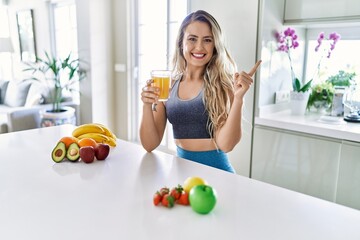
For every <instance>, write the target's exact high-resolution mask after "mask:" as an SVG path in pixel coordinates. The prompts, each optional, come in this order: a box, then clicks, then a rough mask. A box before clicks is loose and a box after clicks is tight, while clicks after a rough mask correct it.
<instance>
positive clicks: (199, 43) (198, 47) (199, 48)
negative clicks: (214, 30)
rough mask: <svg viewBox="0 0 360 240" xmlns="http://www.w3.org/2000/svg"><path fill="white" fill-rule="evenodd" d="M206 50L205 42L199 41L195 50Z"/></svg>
mask: <svg viewBox="0 0 360 240" xmlns="http://www.w3.org/2000/svg"><path fill="white" fill-rule="evenodd" d="M203 48H204V45H203V42H202V41H197V42H196V45H195V49H196V50H202V49H203Z"/></svg>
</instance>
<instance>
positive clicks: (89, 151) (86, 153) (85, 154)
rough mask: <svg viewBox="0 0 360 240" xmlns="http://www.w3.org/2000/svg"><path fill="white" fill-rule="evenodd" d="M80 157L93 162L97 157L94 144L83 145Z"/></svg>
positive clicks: (87, 161)
mask: <svg viewBox="0 0 360 240" xmlns="http://www.w3.org/2000/svg"><path fill="white" fill-rule="evenodd" d="M80 158H81V160H83V162H85V163H92V162H93V161H94V158H95V149H94V148H93V147H92V146H84V147H81V148H80Z"/></svg>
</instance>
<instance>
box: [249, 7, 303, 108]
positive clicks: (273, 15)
mask: <svg viewBox="0 0 360 240" xmlns="http://www.w3.org/2000/svg"><path fill="white" fill-rule="evenodd" d="M284 2H285V0H277V1H273V0H262V1H260V5H261V7H260V9H261V13H260V16H261V17H260V20H259V33H258V34H259V43H258V44H259V45H258V49H259V52H258V54H259V58H261V59H262V61H263V62H262V67H261V69H260V71H259V74H258V81H259V83H260V84H259V85H257V93H258V94H256V95H257V101H258V102H257V104H256V106H257V107H261V106H265V105H270V104H274V99H275V92H276V91H279V90H284V91H290V90H291V89H292V81H291V72H290V63H289V59H288V57H287V55H286V53H284V52H279V51H276V49H277V42H276V39H275V32H279V31H284V30H285V29H286V28H288V27H289V26H284V25H283V16H284ZM292 28H294V27H292ZM295 30H296V33H297V35H298V41H299V47H298V48H296V49H295V50H294V51H292V53H291V54H292V61H293V67H294V71H295V74H296V76H297V77H298V78H299V79H300V80H302V75H303V72H302V69H303V61H304V53H305V42H304V40H305V29H304V28H295ZM292 50H293V49H292Z"/></svg>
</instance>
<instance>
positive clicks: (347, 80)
mask: <svg viewBox="0 0 360 240" xmlns="http://www.w3.org/2000/svg"><path fill="white" fill-rule="evenodd" d="M355 76H356V73H355V72H353V73H350V72H345V71H344V70H340V71H339V72H338V73H337V74H335V75H332V76H330V77H329V78H328V79H326V82H329V83H331V84H332V85H333V86H339V87H349V86H350V85H351V81H352V80H353V79H354V77H355Z"/></svg>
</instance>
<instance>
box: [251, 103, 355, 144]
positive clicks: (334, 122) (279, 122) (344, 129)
mask: <svg viewBox="0 0 360 240" xmlns="http://www.w3.org/2000/svg"><path fill="white" fill-rule="evenodd" d="M255 125H258V126H267V127H274V128H279V129H284V130H290V131H296V132H302V133H307V134H314V135H318V136H323V137H330V138H335V139H340V140H347V141H352V142H360V123H351V122H346V121H344V120H343V117H331V116H327V115H321V114H317V113H306V114H305V115H304V116H297V115H292V114H291V113H290V110H284V111H279V112H274V113H268V114H262V115H261V117H255Z"/></svg>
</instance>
